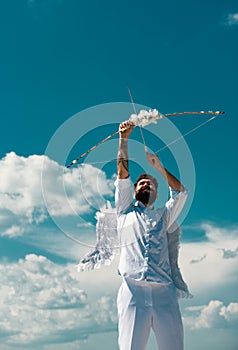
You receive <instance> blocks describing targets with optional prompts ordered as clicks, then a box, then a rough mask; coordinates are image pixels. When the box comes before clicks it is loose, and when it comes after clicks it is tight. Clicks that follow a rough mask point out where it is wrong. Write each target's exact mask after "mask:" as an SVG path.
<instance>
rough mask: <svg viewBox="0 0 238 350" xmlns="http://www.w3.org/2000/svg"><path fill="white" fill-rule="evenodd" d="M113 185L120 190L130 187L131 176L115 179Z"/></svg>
mask: <svg viewBox="0 0 238 350" xmlns="http://www.w3.org/2000/svg"><path fill="white" fill-rule="evenodd" d="M114 185H115V187H117V188H118V189H120V190H123V189H126V188H130V187H131V178H130V176H129V177H127V178H126V179H118V178H117V179H116V181H115V182H114Z"/></svg>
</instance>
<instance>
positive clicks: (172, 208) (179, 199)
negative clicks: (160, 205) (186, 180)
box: [165, 187, 188, 228]
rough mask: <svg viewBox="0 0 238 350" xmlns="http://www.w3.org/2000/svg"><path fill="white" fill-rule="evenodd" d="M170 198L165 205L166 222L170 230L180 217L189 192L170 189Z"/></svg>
mask: <svg viewBox="0 0 238 350" xmlns="http://www.w3.org/2000/svg"><path fill="white" fill-rule="evenodd" d="M169 192H170V198H169V200H168V201H167V202H166V204H165V220H166V224H167V228H169V227H170V226H171V225H172V224H173V223H174V221H175V220H176V219H177V217H178V216H179V214H180V212H181V210H182V209H183V207H184V204H185V202H186V200H187V197H188V190H187V189H185V190H184V191H181V192H180V191H176V190H173V189H172V188H171V187H169Z"/></svg>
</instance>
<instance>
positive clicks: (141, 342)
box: [117, 279, 183, 350]
mask: <svg viewBox="0 0 238 350" xmlns="http://www.w3.org/2000/svg"><path fill="white" fill-rule="evenodd" d="M117 307H118V317H119V320H118V331H119V338H118V343H119V349H120V350H145V348H146V344H147V341H148V338H149V334H150V330H151V328H152V329H153V331H154V333H155V337H156V341H157V344H158V349H159V350H183V325H182V320H181V314H180V310H179V305H178V300H177V297H176V291H175V287H174V285H173V284H172V283H169V284H167V283H166V284H161V283H156V282H146V281H135V280H132V279H129V280H127V281H123V283H122V285H121V287H120V289H119V291H118V297H117Z"/></svg>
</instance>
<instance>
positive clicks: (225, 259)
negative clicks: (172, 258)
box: [180, 223, 238, 295]
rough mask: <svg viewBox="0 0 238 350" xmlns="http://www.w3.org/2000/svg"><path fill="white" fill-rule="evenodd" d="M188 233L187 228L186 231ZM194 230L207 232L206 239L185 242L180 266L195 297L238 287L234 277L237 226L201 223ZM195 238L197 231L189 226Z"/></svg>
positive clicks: (237, 242)
mask: <svg viewBox="0 0 238 350" xmlns="http://www.w3.org/2000/svg"><path fill="white" fill-rule="evenodd" d="M186 230H188V228H186ZM195 230H198V231H202V232H205V239H204V240H202V241H195V242H183V243H182V245H181V252H180V265H181V269H182V271H183V274H184V276H185V279H186V281H187V282H188V284H189V285H190V289H191V292H192V293H193V294H194V295H201V294H203V295H208V294H209V291H211V290H213V289H214V288H216V289H217V290H219V291H220V290H222V288H224V286H225V285H226V286H229V285H230V286H233V288H235V286H236V287H238V285H237V281H236V279H234V276H235V275H236V274H237V263H238V254H237V250H236V249H235V250H234V247H237V246H238V229H237V227H226V228H225V227H219V226H216V225H215V224H212V223H202V224H201V225H200V226H199V227H198V226H196V227H195ZM189 231H190V236H191V237H192V234H193V231H194V228H193V227H190V228H189Z"/></svg>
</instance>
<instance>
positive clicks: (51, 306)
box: [0, 254, 117, 347]
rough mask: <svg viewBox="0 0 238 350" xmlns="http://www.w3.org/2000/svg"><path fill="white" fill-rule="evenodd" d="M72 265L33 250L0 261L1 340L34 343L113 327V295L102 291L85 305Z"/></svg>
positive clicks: (67, 339)
mask: <svg viewBox="0 0 238 350" xmlns="http://www.w3.org/2000/svg"><path fill="white" fill-rule="evenodd" d="M71 269H72V266H71V267H70V266H69V267H67V266H61V265H56V264H54V263H52V262H51V261H49V260H48V259H47V258H45V257H43V256H37V255H34V254H29V255H27V256H26V257H25V259H21V260H19V261H18V262H17V263H12V264H2V265H0V279H1V287H0V288H1V300H0V306H1V307H0V337H1V338H2V341H1V342H2V343H4V344H6V345H9V346H12V347H15V346H19V345H20V346H25V347H32V346H34V344H35V345H37V344H38V345H39V344H43V345H44V344H48V343H49V344H50V343H57V342H62V343H64V342H73V341H78V340H80V339H86V338H87V337H88V336H89V335H90V334H94V333H100V332H110V331H115V330H116V327H117V326H116V322H117V320H116V307H115V301H114V300H113V299H112V298H111V297H110V296H106V297H105V296H104V297H99V298H98V300H97V302H96V305H89V304H88V301H87V295H86V293H85V291H84V290H82V289H81V287H80V282H79V280H78V279H77V278H75V277H74V276H73V275H72V274H71ZM29 329H30V330H31V331H30V332H29ZM3 337H4V339H3Z"/></svg>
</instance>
